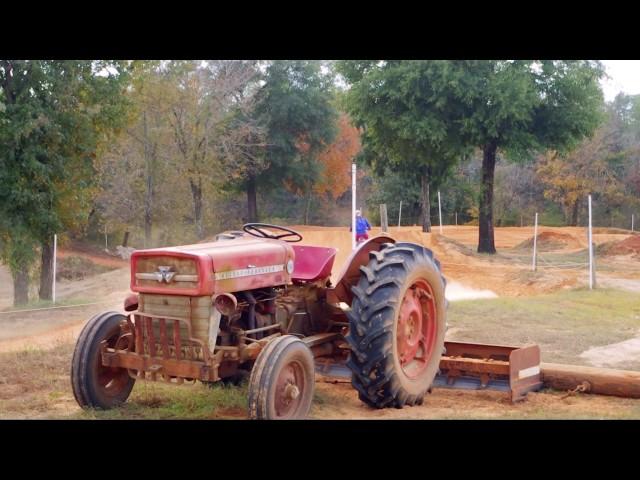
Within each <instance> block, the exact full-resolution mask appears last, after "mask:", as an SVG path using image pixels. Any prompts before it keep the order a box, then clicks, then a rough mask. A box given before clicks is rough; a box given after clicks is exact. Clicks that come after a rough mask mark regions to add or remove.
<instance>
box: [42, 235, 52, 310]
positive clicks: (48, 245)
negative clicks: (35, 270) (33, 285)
mask: <svg viewBox="0 0 640 480" xmlns="http://www.w3.org/2000/svg"><path fill="white" fill-rule="evenodd" d="M52 284H53V241H52V240H48V241H46V242H43V243H42V259H41V262H40V292H39V293H40V300H52V299H53V285H52Z"/></svg>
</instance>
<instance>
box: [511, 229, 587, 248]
mask: <svg viewBox="0 0 640 480" xmlns="http://www.w3.org/2000/svg"><path fill="white" fill-rule="evenodd" d="M585 247H586V244H583V243H582V242H581V241H580V240H578V239H577V238H576V237H575V236H573V235H571V234H569V233H562V232H553V231H546V232H542V233H539V234H538V235H537V240H536V248H538V249H539V250H540V251H545V250H546V251H551V250H568V249H572V250H573V249H580V248H585ZM514 248H515V249H516V250H519V249H531V248H533V237H531V238H529V239H527V240H525V241H524V242H521V243H519V244H518V245H516V246H515V247H514Z"/></svg>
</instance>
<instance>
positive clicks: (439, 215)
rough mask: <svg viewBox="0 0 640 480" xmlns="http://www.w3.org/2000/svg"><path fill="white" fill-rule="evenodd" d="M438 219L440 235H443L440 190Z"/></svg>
mask: <svg viewBox="0 0 640 480" xmlns="http://www.w3.org/2000/svg"><path fill="white" fill-rule="evenodd" d="M438 218H439V219H440V235H442V205H441V204H440V190H438Z"/></svg>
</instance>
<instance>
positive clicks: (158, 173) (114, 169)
mask: <svg viewBox="0 0 640 480" xmlns="http://www.w3.org/2000/svg"><path fill="white" fill-rule="evenodd" d="M133 67H134V68H133V73H132V78H131V82H130V85H129V88H128V90H127V98H128V100H129V102H130V105H131V107H130V109H129V112H128V120H127V125H126V127H125V128H124V129H123V130H122V132H121V134H120V135H119V136H118V137H117V138H116V139H115V140H114V141H113V142H112V143H111V144H110V145H109V146H108V148H107V149H106V150H105V151H104V152H103V154H102V155H101V156H99V157H98V162H97V163H98V169H99V178H100V182H101V185H100V187H101V191H100V194H99V195H98V197H97V198H96V203H97V206H98V209H99V211H100V213H101V216H102V217H103V219H104V220H105V221H107V220H108V221H111V222H115V223H116V224H117V223H120V224H123V225H127V224H131V223H136V222H137V220H138V219H139V218H142V224H143V228H144V245H145V246H146V247H150V246H151V245H152V226H153V222H154V217H156V216H157V214H158V213H161V212H162V210H163V209H164V210H165V211H166V210H168V204H169V203H170V200H171V198H170V197H172V196H173V195H172V196H170V195H167V192H166V190H167V182H170V183H171V189H172V192H173V191H174V190H175V188H176V186H175V184H176V183H177V181H175V180H176V179H175V178H172V177H171V175H169V173H168V170H169V168H168V167H169V164H170V162H171V160H173V156H172V153H173V152H172V148H171V147H172V145H173V144H172V142H171V134H172V130H171V128H170V125H169V106H168V102H167V99H168V98H171V94H172V92H173V90H172V89H173V85H172V84H170V82H169V80H168V79H167V77H166V75H165V74H164V72H163V71H162V69H161V65H160V64H159V62H155V61H153V62H147V61H144V62H142V61H136V62H135V63H134V66H133ZM172 180H174V181H172ZM159 185H164V186H165V188H164V190H165V191H163V192H162V194H161V195H158V188H159Z"/></svg>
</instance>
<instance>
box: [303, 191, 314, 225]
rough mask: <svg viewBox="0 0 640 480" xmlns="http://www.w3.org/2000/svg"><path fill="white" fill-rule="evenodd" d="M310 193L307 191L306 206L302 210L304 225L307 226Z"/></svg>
mask: <svg viewBox="0 0 640 480" xmlns="http://www.w3.org/2000/svg"><path fill="white" fill-rule="evenodd" d="M311 195H312V194H311V191H309V195H308V196H307V204H306V205H305V208H304V224H305V225H309V213H310V211H311Z"/></svg>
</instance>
